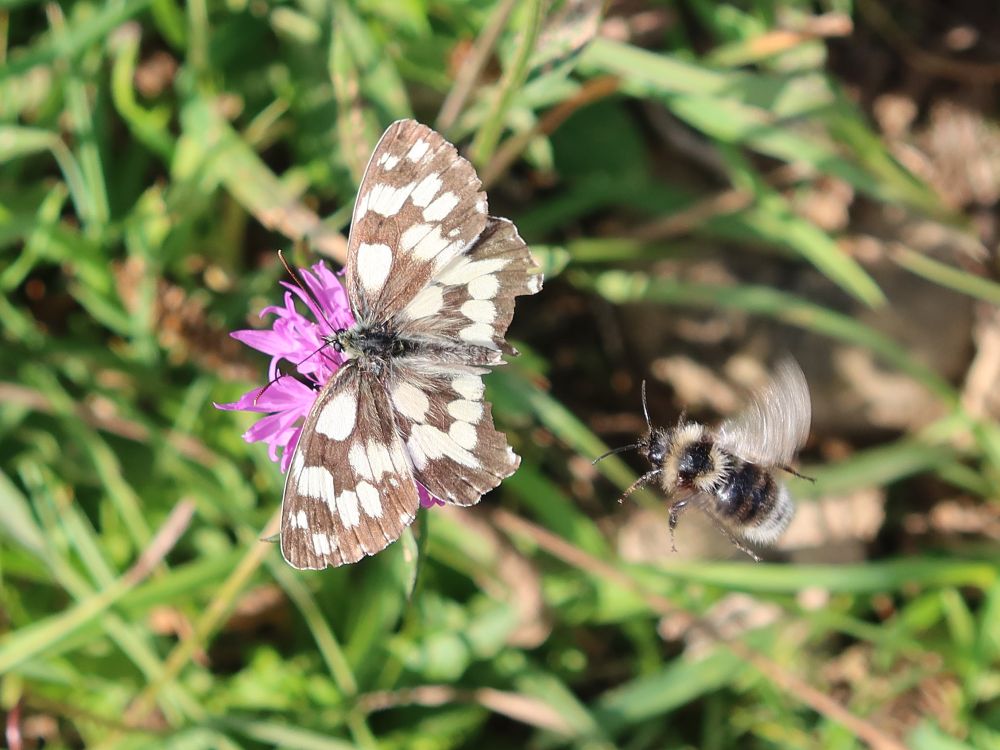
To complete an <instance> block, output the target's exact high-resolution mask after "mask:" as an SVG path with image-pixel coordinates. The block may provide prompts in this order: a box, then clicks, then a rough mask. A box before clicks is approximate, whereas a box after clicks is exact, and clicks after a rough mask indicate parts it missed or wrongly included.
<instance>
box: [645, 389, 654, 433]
mask: <svg viewBox="0 0 1000 750" xmlns="http://www.w3.org/2000/svg"><path fill="white" fill-rule="evenodd" d="M642 413H643V416H645V417H646V427H647V429H648V430H649V431H650V432H652V431H653V425H652V423H651V422H650V421H649V407H648V406H647V405H646V381H645V380H643V381H642Z"/></svg>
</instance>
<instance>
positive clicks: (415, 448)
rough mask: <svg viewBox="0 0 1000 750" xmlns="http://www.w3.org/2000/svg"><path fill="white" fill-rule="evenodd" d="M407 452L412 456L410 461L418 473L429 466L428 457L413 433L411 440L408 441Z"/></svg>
mask: <svg viewBox="0 0 1000 750" xmlns="http://www.w3.org/2000/svg"><path fill="white" fill-rule="evenodd" d="M406 451H407V453H409V454H410V460H411V461H412V462H413V466H414V467H415V468H416V469H417V471H421V470H423V468H424V467H425V466H427V456H426V454H425V453H424V451H423V449H422V448H421V447H420V443H419V441H418V440H417V438H416V436H415V435H413V433H410V439H409V440H407V441H406Z"/></svg>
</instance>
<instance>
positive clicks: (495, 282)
mask: <svg viewBox="0 0 1000 750" xmlns="http://www.w3.org/2000/svg"><path fill="white" fill-rule="evenodd" d="M499 289H500V279H498V278H497V277H496V276H494V275H493V274H485V275H483V276H479V277H478V278H475V279H473V280H472V281H470V282H469V296H470V297H472V298H473V299H493V298H494V297H495V296H496V294H497V292H498V291H499Z"/></svg>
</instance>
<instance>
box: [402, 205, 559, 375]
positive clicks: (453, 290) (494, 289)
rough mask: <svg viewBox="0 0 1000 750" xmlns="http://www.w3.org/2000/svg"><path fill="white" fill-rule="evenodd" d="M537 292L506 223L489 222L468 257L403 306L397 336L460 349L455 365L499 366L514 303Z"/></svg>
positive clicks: (529, 264) (534, 274) (533, 271)
mask: <svg viewBox="0 0 1000 750" xmlns="http://www.w3.org/2000/svg"><path fill="white" fill-rule="evenodd" d="M541 286H542V277H541V274H539V273H538V266H537V265H536V264H535V261H534V259H533V258H532V257H531V253H529V252H528V247H527V245H525V244H524V240H522V239H521V238H520V236H518V233H517V229H516V228H515V227H514V225H513V224H512V223H511V222H509V221H507V220H506V219H498V218H494V217H490V219H489V221H488V222H487V224H486V228H485V229H484V230H483V233H482V234H481V235H480V236H479V238H478V239H477V240H476V242H475V244H474V245H473V246H472V247H471V248H470V249H469V250H468V252H466V253H463V254H462V255H459V256H458V257H456V258H454V259H453V260H452V261H451V262H450V263H449V264H448V265H447V266H445V267H444V268H443V269H441V271H440V272H439V273H438V274H436V275H435V276H434V277H433V278H432V279H431V280H430V283H429V284H428V285H427V286H425V287H424V288H423V289H421V290H420V292H419V293H418V294H417V295H416V297H414V298H413V300H412V301H411V302H410V304H408V305H407V306H406V307H405V308H404V309H403V312H402V315H401V316H400V323H399V327H400V331H401V332H402V333H403V334H404V335H407V336H413V337H419V336H427V337H430V338H437V339H440V340H442V341H445V342H449V346H452V347H455V346H458V347H462V346H465V347H466V351H464V352H462V353H461V355H460V356H458V357H455V360H456V361H458V362H461V363H466V364H491V365H493V364H500V363H501V362H502V360H501V358H500V353H501V352H502V351H503V352H507V353H513V349H511V347H510V346H508V345H507V342H506V339H505V334H506V332H507V327H508V326H509V325H510V321H511V319H512V318H513V316H514V297H516V296H517V295H521V294H534V293H535V292H537V291H538V290H539V289H541Z"/></svg>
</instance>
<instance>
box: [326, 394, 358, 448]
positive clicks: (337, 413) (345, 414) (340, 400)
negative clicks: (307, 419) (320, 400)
mask: <svg viewBox="0 0 1000 750" xmlns="http://www.w3.org/2000/svg"><path fill="white" fill-rule="evenodd" d="M357 414H358V399H357V396H356V395H355V394H354V393H351V392H345V393H338V394H337V395H336V396H334V397H333V398H332V399H330V403H328V404H327V405H326V406H324V407H323V411H321V412H320V413H319V418H318V419H317V420H316V432H318V433H319V434H320V435H326V436H327V437H328V438H330V439H331V440H343V439H345V438H346V437H347V436H348V435H350V434H351V431H352V430H354V420H355V419H356V418H357Z"/></svg>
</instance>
